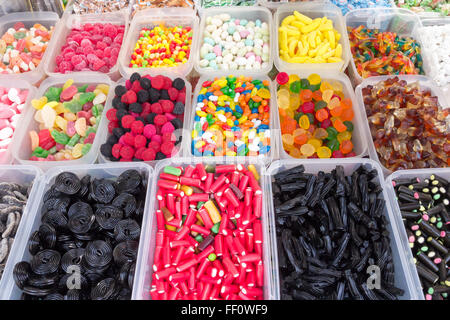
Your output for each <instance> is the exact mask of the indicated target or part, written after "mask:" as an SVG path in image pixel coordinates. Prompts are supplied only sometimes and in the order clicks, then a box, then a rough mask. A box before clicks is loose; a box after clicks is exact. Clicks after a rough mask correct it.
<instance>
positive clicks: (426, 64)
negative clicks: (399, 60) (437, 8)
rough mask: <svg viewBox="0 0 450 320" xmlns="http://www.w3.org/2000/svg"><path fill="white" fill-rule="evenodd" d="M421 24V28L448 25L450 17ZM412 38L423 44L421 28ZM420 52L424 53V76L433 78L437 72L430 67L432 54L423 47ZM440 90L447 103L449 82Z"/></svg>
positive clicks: (449, 99)
mask: <svg viewBox="0 0 450 320" xmlns="http://www.w3.org/2000/svg"><path fill="white" fill-rule="evenodd" d="M421 22H422V26H423V27H430V26H443V25H450V16H449V17H441V18H432V19H422V20H421ZM413 36H414V37H415V38H417V39H420V41H421V42H422V43H423V34H422V32H421V28H416V29H415V30H414V34H413ZM422 50H423V53H424V54H422V58H423V60H424V71H425V74H426V75H428V76H429V77H433V78H434V77H435V76H436V75H437V73H438V72H437V71H436V66H434V65H432V59H431V55H432V54H433V52H431V49H430V48H428V47H426V46H424V47H423V49H422ZM440 88H441V89H442V91H443V92H444V95H445V97H446V98H447V101H450V82H449V83H447V84H446V85H444V86H440Z"/></svg>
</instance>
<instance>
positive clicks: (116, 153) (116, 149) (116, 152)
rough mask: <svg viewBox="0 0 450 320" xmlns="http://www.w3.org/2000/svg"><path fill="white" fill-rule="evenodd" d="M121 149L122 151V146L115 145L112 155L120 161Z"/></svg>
mask: <svg viewBox="0 0 450 320" xmlns="http://www.w3.org/2000/svg"><path fill="white" fill-rule="evenodd" d="M120 149H122V145H121V144H118V143H116V144H115V145H113V147H112V150H111V153H112V155H113V157H114V158H116V159H120Z"/></svg>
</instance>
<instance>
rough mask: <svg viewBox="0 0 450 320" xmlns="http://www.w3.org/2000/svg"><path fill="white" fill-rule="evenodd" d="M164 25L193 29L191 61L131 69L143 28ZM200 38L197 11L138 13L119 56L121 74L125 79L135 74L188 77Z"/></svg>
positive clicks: (173, 9) (148, 11)
mask: <svg viewBox="0 0 450 320" xmlns="http://www.w3.org/2000/svg"><path fill="white" fill-rule="evenodd" d="M161 23H164V24H165V25H166V26H167V27H173V26H183V27H191V29H192V32H193V35H192V44H191V52H190V55H189V59H188V61H187V62H186V63H184V64H181V65H179V66H176V67H163V68H130V67H129V64H130V59H131V54H132V53H133V51H134V48H135V45H136V42H137V40H138V39H139V33H140V32H141V30H142V29H143V28H152V27H156V26H158V25H159V24H161ZM198 38H199V32H198V17H197V16H196V14H195V11H194V10H192V9H188V8H167V9H166V8H163V9H159V8H158V9H147V10H143V11H140V12H138V13H136V15H135V16H134V18H133V20H132V22H131V25H130V29H129V32H128V34H127V37H126V40H124V41H125V42H124V44H123V46H122V49H121V50H120V54H119V59H118V62H119V66H120V74H121V75H122V77H124V78H129V77H130V76H131V75H132V74H133V73H134V72H139V73H140V74H141V75H145V74H150V75H152V76H155V75H158V74H164V75H169V74H173V75H177V76H187V75H188V74H189V72H191V70H192V65H193V64H194V55H195V48H197V41H198Z"/></svg>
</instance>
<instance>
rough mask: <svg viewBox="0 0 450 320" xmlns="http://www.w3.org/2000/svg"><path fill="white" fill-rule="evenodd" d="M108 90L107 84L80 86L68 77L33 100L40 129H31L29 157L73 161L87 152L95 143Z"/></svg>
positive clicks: (31, 158)
mask: <svg viewBox="0 0 450 320" xmlns="http://www.w3.org/2000/svg"><path fill="white" fill-rule="evenodd" d="M108 91H109V86H108V85H106V84H98V85H83V86H81V85H75V84H74V81H73V80H72V79H69V80H67V81H66V83H65V84H64V85H63V86H62V87H56V86H54V87H49V88H48V89H47V91H46V92H45V94H44V96H42V97H40V98H38V99H33V100H32V101H31V104H32V106H33V107H34V108H35V109H36V112H35V114H34V120H35V121H36V122H37V123H39V132H37V131H35V130H31V131H30V132H29V136H30V141H31V150H32V153H31V155H30V160H33V161H62V160H74V159H79V158H81V157H83V156H84V155H86V154H87V153H88V152H89V150H90V149H91V147H92V144H93V143H94V140H95V137H96V133H97V128H98V125H99V123H100V120H101V117H102V113H103V109H104V107H105V103H106V98H107V95H108Z"/></svg>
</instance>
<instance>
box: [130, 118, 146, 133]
mask: <svg viewBox="0 0 450 320" xmlns="http://www.w3.org/2000/svg"><path fill="white" fill-rule="evenodd" d="M143 131H144V124H143V123H142V121H134V122H133V123H132V124H131V132H133V133H134V134H141V133H142V132H143Z"/></svg>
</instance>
